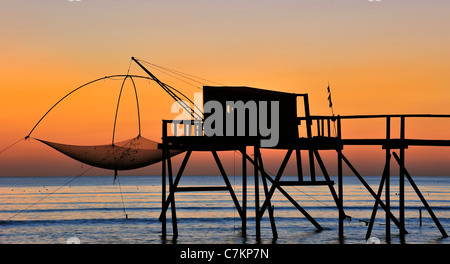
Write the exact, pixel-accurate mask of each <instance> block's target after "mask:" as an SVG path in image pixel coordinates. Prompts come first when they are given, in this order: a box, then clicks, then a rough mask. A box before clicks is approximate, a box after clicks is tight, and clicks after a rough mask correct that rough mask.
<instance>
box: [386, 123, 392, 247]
mask: <svg viewBox="0 0 450 264" xmlns="http://www.w3.org/2000/svg"><path fill="white" fill-rule="evenodd" d="M390 139H391V118H390V117H389V116H388V117H386V142H388V143H387V144H386V165H385V173H386V179H385V181H386V189H385V199H386V201H385V202H386V210H387V211H389V212H390V211H391V198H390V197H391V194H390V188H391V185H390V178H391V149H390V147H389V140H390ZM390 242H391V219H390V218H389V215H388V213H387V212H386V243H390Z"/></svg>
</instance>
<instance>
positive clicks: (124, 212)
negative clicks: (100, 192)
mask: <svg viewBox="0 0 450 264" xmlns="http://www.w3.org/2000/svg"><path fill="white" fill-rule="evenodd" d="M116 178H117V182H118V183H119V191H120V198H121V199H122V209H123V214H124V215H125V219H128V214H127V211H126V210H125V203H124V201H123V195H122V186H121V185H120V179H119V176H118V174H117V170H115V171H114V180H116Z"/></svg>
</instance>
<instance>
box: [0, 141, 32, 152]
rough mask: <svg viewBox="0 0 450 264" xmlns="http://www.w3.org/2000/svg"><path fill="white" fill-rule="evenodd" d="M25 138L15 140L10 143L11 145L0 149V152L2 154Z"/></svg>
mask: <svg viewBox="0 0 450 264" xmlns="http://www.w3.org/2000/svg"><path fill="white" fill-rule="evenodd" d="M25 139H26V138H21V139H19V140H17V141H16V142H14V143H13V144H11V145H9V146H7V147H6V148H4V149H2V150H1V151H0V154H2V153H3V152H5V151H7V150H8V149H10V148H12V147H14V146H15V145H17V144H19V143H20V142H21V141H22V140H25Z"/></svg>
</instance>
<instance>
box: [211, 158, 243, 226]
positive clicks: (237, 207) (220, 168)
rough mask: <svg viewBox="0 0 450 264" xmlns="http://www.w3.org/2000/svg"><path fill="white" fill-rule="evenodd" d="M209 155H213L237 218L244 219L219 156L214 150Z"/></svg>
mask: <svg viewBox="0 0 450 264" xmlns="http://www.w3.org/2000/svg"><path fill="white" fill-rule="evenodd" d="M211 153H212V154H213V157H214V160H215V161H216V164H217V167H218V168H219V170H220V174H221V175H222V178H223V180H224V181H225V185H226V186H227V188H228V191H229V193H230V195H231V198H232V199H233V202H234V205H235V206H236V209H237V211H238V213H239V216H240V217H241V220H242V219H243V218H244V215H243V212H242V208H241V206H240V204H239V201H238V199H237V197H236V194H235V193H234V191H233V187H232V186H231V183H230V180H229V179H228V176H227V174H226V173H225V169H224V168H223V166H222V162H220V159H219V156H218V155H217V152H216V151H215V150H213V151H211Z"/></svg>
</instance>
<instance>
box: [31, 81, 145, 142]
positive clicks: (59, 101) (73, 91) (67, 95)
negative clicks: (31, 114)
mask: <svg viewBox="0 0 450 264" xmlns="http://www.w3.org/2000/svg"><path fill="white" fill-rule="evenodd" d="M126 76H129V77H134V78H143V79H148V80H153V79H152V78H149V77H146V76H140V75H124V74H117V75H110V76H105V77H102V78H98V79H96V80H93V81H90V82H88V83H85V84H83V85H81V86H78V87H77V88H75V89H74V90H72V91H71V92H69V93H68V94H66V95H65V96H63V97H62V98H61V99H59V100H58V102H56V103H55V104H54V105H53V106H52V107H51V108H50V109H49V110H48V111H47V112H46V113H45V114H44V115H43V116H42V117H41V118H40V119H39V121H38V122H37V123H36V124H35V125H34V126H33V128H32V129H31V131H30V133H28V135H27V136H26V137H25V139H28V138H29V137H30V136H31V134H32V133H33V131H34V130H35V129H36V127H37V126H38V125H39V124H40V123H41V121H42V120H43V119H44V118H45V117H46V116H47V115H48V114H49V113H50V112H51V111H52V110H53V109H54V108H55V107H56V106H57V105H58V104H59V103H61V102H62V101H63V100H64V99H66V98H67V97H69V96H70V95H71V94H73V93H75V92H76V91H78V90H80V89H81V88H83V87H85V86H87V85H89V84H93V83H95V82H98V81H101V80H104V79H109V78H115V77H126Z"/></svg>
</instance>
